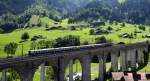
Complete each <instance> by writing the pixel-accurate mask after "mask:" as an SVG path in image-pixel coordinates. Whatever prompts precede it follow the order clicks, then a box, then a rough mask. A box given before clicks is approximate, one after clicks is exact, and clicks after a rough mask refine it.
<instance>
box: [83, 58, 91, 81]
mask: <svg viewBox="0 0 150 81" xmlns="http://www.w3.org/2000/svg"><path fill="white" fill-rule="evenodd" d="M81 65H82V81H91V59H89V57H86V56H85V57H83V58H82V63H81Z"/></svg>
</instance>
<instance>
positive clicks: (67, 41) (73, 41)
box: [53, 35, 80, 47]
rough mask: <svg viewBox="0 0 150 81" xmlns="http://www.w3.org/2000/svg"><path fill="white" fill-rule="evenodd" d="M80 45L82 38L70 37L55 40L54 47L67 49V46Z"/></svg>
mask: <svg viewBox="0 0 150 81" xmlns="http://www.w3.org/2000/svg"><path fill="white" fill-rule="evenodd" d="M78 45H80V37H79V36H74V35H68V36H65V37H63V38H61V37H59V38H57V39H56V40H55V42H54V44H53V47H66V46H78Z"/></svg>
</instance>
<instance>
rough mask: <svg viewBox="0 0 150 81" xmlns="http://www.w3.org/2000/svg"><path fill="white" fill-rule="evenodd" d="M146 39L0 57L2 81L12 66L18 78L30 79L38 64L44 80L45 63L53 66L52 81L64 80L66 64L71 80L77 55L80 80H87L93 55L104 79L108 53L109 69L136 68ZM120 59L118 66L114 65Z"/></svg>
mask: <svg viewBox="0 0 150 81" xmlns="http://www.w3.org/2000/svg"><path fill="white" fill-rule="evenodd" d="M149 44H150V43H149V42H148V41H146V42H138V43H132V44H117V45H109V44H93V45H83V46H71V47H62V48H51V49H41V50H31V51H29V55H28V56H24V57H18V58H8V59H0V71H1V72H2V81H6V69H7V68H11V69H13V70H15V71H16V72H17V73H18V74H19V76H20V78H21V81H33V76H34V74H35V72H36V70H37V68H38V67H40V69H41V70H40V73H41V76H40V79H41V81H45V76H44V74H45V66H47V65H48V64H50V65H51V66H52V68H53V70H54V81H65V69H66V67H67V65H69V81H73V60H74V59H78V60H79V61H80V63H81V67H82V81H91V71H90V70H91V60H92V58H93V57H94V56H97V57H98V61H99V70H98V72H99V77H98V80H99V81H105V74H106V60H107V57H108V56H111V71H112V72H117V71H119V69H118V68H120V69H121V71H128V68H129V67H130V68H134V69H136V68H138V66H141V65H143V64H144V62H145V61H144V57H145V55H146V54H148V51H149V50H148V48H149ZM118 62H120V67H118Z"/></svg>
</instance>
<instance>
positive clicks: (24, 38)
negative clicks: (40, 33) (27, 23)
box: [21, 32, 30, 40]
mask: <svg viewBox="0 0 150 81" xmlns="http://www.w3.org/2000/svg"><path fill="white" fill-rule="evenodd" d="M29 38H30V36H29V34H28V32H25V33H23V34H22V36H21V39H22V40H28V39H29Z"/></svg>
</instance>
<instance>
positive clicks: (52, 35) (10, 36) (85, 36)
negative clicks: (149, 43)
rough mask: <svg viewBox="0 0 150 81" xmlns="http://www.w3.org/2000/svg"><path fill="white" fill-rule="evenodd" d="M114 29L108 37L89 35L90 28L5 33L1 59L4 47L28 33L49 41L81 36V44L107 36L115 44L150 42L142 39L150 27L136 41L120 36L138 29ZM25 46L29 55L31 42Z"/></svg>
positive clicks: (1, 39)
mask: <svg viewBox="0 0 150 81" xmlns="http://www.w3.org/2000/svg"><path fill="white" fill-rule="evenodd" d="M108 26H110V25H109V24H106V26H104V27H103V28H104V29H106V28H107V27H108ZM111 27H113V33H111V34H108V35H106V34H105V35H89V30H90V28H84V29H82V30H76V31H70V30H52V31H45V28H44V27H34V28H27V29H17V30H15V31H14V32H12V33H5V34H0V58H3V57H6V54H5V53H4V52H3V48H4V45H5V44H7V43H9V42H17V43H19V41H21V35H22V34H23V33H24V32H28V33H29V35H30V38H31V37H32V36H35V35H43V36H44V37H47V40H54V39H56V38H58V37H64V36H66V35H79V36H80V39H81V42H84V41H85V40H88V41H89V43H94V42H95V38H96V37H100V36H105V37H106V38H107V39H111V40H112V41H113V42H114V43H118V42H121V41H122V42H125V43H134V42H140V41H146V40H149V39H148V38H142V35H146V34H149V27H146V28H147V29H146V31H143V32H142V33H140V34H137V38H136V39H128V38H120V37H119V35H120V34H123V33H133V32H134V30H135V29H137V30H138V28H137V27H134V25H131V24H126V27H123V28H121V31H115V30H116V29H117V28H120V25H117V26H116V25H111ZM22 44H23V45H24V53H25V54H27V53H28V50H29V49H30V44H31V41H30V40H28V41H26V42H23V43H22ZM21 49H22V46H21V45H19V48H18V50H17V52H16V55H15V56H19V55H21V53H22V50H21Z"/></svg>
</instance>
